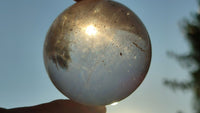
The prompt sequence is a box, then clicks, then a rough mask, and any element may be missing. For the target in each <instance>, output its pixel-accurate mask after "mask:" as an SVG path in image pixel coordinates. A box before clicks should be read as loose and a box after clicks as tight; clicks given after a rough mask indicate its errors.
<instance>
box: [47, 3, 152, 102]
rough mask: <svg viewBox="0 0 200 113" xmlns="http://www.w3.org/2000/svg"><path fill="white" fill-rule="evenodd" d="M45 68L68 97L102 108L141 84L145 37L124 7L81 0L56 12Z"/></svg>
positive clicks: (147, 51) (147, 52)
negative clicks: (61, 11) (57, 14)
mask: <svg viewBox="0 0 200 113" xmlns="http://www.w3.org/2000/svg"><path fill="white" fill-rule="evenodd" d="M44 61H45V67H46V70H47V72H48V74H49V77H50V78H51V80H52V82H53V83H54V85H55V86H56V87H57V88H58V89H59V90H60V91H61V92H62V93H63V94H64V95H66V96H67V97H68V98H70V99H72V100H74V101H76V102H79V103H82V104H86V105H107V104H111V103H113V102H115V103H116V102H118V101H120V100H122V99H124V98H126V97H127V96H129V95H130V94H131V93H132V92H133V91H135V90H136V89H137V87H138V86H139V85H140V84H141V82H142V81H143V79H144V77H145V76H146V73H147V71H148V68H149V65H150V61H151V43H150V39H149V35H148V33H147V31H146V29H145V27H144V25H143V23H142V22H141V21H140V19H139V18H138V17H137V16H136V15H135V14H134V13H133V12H132V11H131V10H129V9H128V8H127V7H125V6H123V5H121V4H119V3H117V2H113V1H109V0H85V1H80V2H79V3H76V4H74V5H73V6H71V7H70V8H68V9H66V10H65V11H64V12H63V13H61V14H60V15H59V16H58V17H57V18H56V20H55V21H54V23H53V24H52V26H51V28H50V30H49V32H48V33H47V36H46V40H45V44H44Z"/></svg>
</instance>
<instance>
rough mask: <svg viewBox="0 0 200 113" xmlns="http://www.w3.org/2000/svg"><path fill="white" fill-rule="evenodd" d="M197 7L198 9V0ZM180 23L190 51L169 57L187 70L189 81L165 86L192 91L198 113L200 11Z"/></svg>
mask: <svg viewBox="0 0 200 113" xmlns="http://www.w3.org/2000/svg"><path fill="white" fill-rule="evenodd" d="M198 5H199V7H200V0H198ZM182 22H183V23H182V24H181V25H182V26H181V28H182V29H183V33H184V38H185V39H186V41H187V42H188V44H189V48H190V50H189V52H188V53H187V54H176V53H173V52H170V56H173V57H174V58H175V59H177V60H178V61H179V62H180V63H181V64H182V66H183V68H185V69H188V71H189V73H190V78H191V80H188V81H183V82H178V81H176V80H166V81H165V84H166V85H167V86H170V87H171V88H172V89H174V90H176V89H179V90H190V91H192V93H193V96H194V98H193V102H194V103H193V107H194V110H195V113H200V10H199V11H198V12H196V13H194V14H193V15H192V19H184V20H183V21H182ZM179 113H180V112H179Z"/></svg>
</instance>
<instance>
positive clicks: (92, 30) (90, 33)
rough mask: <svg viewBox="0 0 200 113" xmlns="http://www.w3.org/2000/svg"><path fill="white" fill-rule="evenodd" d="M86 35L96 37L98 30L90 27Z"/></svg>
mask: <svg viewBox="0 0 200 113" xmlns="http://www.w3.org/2000/svg"><path fill="white" fill-rule="evenodd" d="M85 33H86V34H88V35H89V36H92V35H96V33H97V30H96V28H95V27H94V26H93V25H89V26H88V27H87V28H86V30H85Z"/></svg>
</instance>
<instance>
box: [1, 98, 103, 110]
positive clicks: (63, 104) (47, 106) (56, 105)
mask: <svg viewBox="0 0 200 113" xmlns="http://www.w3.org/2000/svg"><path fill="white" fill-rule="evenodd" d="M0 113H106V107H105V106H86V105H82V104H79V103H76V102H73V101H71V100H55V101H52V102H49V103H44V104H40V105H36V106H31V107H21V108H13V109H0Z"/></svg>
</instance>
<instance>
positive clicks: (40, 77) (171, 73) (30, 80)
mask: <svg viewBox="0 0 200 113" xmlns="http://www.w3.org/2000/svg"><path fill="white" fill-rule="evenodd" d="M116 1H118V2H120V3H122V4H124V5H126V6H127V7H129V8H130V9H131V10H132V11H134V12H135V13H136V14H137V15H138V16H139V18H140V19H141V20H142V21H143V23H144V25H145V26H146V28H147V30H148V32H149V35H150V38H151V43H152V62H151V66H150V69H149V72H148V74H147V76H146V78H145V80H144V81H143V83H142V84H141V85H140V87H139V88H138V89H137V90H136V91H135V92H134V93H133V94H131V95H130V96H129V97H127V98H126V99H124V100H122V101H121V102H120V103H119V104H118V105H116V106H107V113H122V112H123V113H175V112H176V111H178V110H183V111H185V112H186V113H190V112H191V111H192V93H190V92H187V91H185V92H182V91H176V92H174V91H172V90H171V89H169V88H167V87H166V86H165V85H164V84H163V81H164V80H165V79H177V80H180V81H182V80H183V81H184V80H188V79H190V78H189V76H188V75H189V74H188V72H187V70H184V69H182V68H181V67H180V65H179V63H178V62H177V61H175V60H174V59H172V58H169V57H168V56H167V51H174V52H176V53H186V52H187V51H188V50H189V49H188V46H187V43H186V41H185V40H184V38H183V34H182V31H181V30H180V26H179V23H180V22H181V20H183V18H186V17H188V18H189V17H190V16H191V13H192V12H195V11H198V6H197V2H196V0H151V1H150V0H116ZM74 3H75V2H74V1H73V0H59V1H55V0H42V1H41V0H34V1H33V0H15V1H14V0H0V107H4V108H13V107H22V106H31V105H37V104H41V103H45V102H49V101H52V100H56V99H66V97H65V96H64V95H62V94H61V93H60V92H59V91H58V90H57V89H56V88H55V87H54V85H53V84H52V82H51V81H50V79H49V77H48V75H47V73H46V70H45V67H44V62H43V44H44V40H45V36H46V33H47V31H48V29H49V27H50V25H51V24H52V22H53V21H54V19H55V18H56V17H57V16H58V15H59V14H60V13H61V12H62V11H63V10H64V9H66V8H67V7H69V6H71V5H72V4H74Z"/></svg>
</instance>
